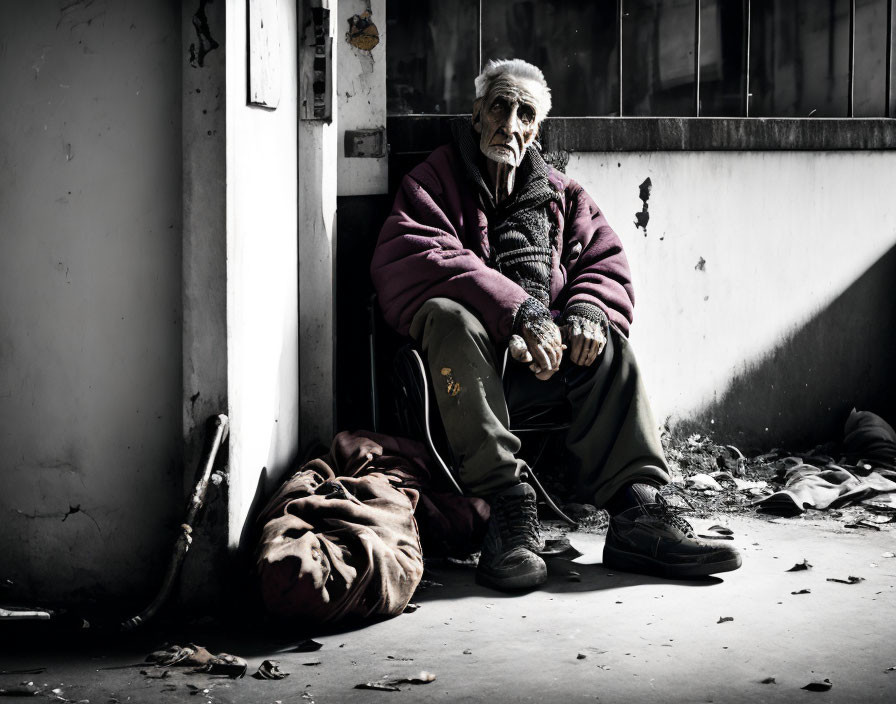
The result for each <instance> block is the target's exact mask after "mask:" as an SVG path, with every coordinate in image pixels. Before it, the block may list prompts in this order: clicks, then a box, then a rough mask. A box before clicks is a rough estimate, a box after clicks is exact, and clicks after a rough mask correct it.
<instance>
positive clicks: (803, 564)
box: [784, 558, 812, 572]
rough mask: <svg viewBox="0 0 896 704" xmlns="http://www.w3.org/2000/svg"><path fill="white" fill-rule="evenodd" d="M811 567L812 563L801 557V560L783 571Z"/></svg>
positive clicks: (798, 570) (799, 570) (800, 570)
mask: <svg viewBox="0 0 896 704" xmlns="http://www.w3.org/2000/svg"><path fill="white" fill-rule="evenodd" d="M809 569H812V565H810V564H809V561H808V560H807V559H805V558H803V561H802V562H797V563H796V564H795V565H794V566H793V567H791V568H790V569H789V570H784V571H785V572H802V571H803V570H809Z"/></svg>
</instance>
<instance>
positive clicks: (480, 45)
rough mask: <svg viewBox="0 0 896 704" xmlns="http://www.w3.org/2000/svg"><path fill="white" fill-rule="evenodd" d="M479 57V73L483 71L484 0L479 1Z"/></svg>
mask: <svg viewBox="0 0 896 704" xmlns="http://www.w3.org/2000/svg"><path fill="white" fill-rule="evenodd" d="M478 53H479V55H478V56H477V57H476V58H477V59H478V61H479V71H480V72H481V71H482V0H479V47H478Z"/></svg>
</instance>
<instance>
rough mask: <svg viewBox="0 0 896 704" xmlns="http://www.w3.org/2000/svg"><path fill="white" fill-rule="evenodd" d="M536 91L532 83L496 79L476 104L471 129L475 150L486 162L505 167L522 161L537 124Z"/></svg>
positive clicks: (512, 79) (533, 138) (502, 77)
mask: <svg viewBox="0 0 896 704" xmlns="http://www.w3.org/2000/svg"><path fill="white" fill-rule="evenodd" d="M539 88H540V87H539V85H538V84H537V83H535V82H534V81H530V80H526V79H520V78H515V77H513V76H499V77H498V78H496V79H495V80H494V81H492V84H491V86H490V87H489V90H488V92H487V93H486V94H485V96H483V97H482V98H480V99H479V100H477V101H476V103H475V104H474V106H473V128H474V129H475V130H476V131H477V132H478V133H479V149H480V150H482V153H483V154H485V156H486V157H487V158H488V159H491V160H492V161H497V162H503V163H505V164H508V165H509V166H519V165H520V163H521V162H522V161H523V156H524V155H525V153H526V148H527V147H528V146H529V145H530V144H532V142H534V141H535V137H536V135H537V134H538V125H539V123H540V122H541V109H540V105H539V100H538V96H539V92H540V91H539Z"/></svg>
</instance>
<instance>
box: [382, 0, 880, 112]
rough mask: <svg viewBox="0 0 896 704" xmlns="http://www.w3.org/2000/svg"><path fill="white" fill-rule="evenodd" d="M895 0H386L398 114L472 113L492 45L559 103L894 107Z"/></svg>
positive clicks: (584, 108) (648, 107)
mask: <svg viewBox="0 0 896 704" xmlns="http://www.w3.org/2000/svg"><path fill="white" fill-rule="evenodd" d="M893 5H894V0H591V1H586V0H387V29H388V52H387V63H388V66H387V84H388V109H389V113H390V115H414V114H459V113H468V112H469V111H470V107H471V105H472V101H473V78H474V77H475V75H476V74H477V73H478V72H479V67H480V66H481V65H482V64H483V63H484V61H486V60H488V59H490V58H503V57H517V58H522V59H525V60H527V61H530V62H532V63H534V64H536V65H538V66H539V67H541V69H542V70H543V71H544V73H545V76H546V78H547V81H548V84H549V85H550V86H551V89H552V93H553V102H554V108H553V110H552V116H554V117H586V116H587V117H600V116H603V117H657V118H661V117H679V118H680V117H723V118H724V117H729V118H743V117H777V118H800V117H892V116H894V99H893V98H894V96H893V90H892V88H893V76H892V64H893V21H894V17H893Z"/></svg>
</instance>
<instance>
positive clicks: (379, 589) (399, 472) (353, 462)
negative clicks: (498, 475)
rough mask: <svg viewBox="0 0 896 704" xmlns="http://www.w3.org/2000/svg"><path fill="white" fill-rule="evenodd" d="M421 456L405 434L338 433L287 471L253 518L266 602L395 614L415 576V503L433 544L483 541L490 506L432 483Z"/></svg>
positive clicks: (309, 616) (447, 548)
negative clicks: (325, 448)
mask: <svg viewBox="0 0 896 704" xmlns="http://www.w3.org/2000/svg"><path fill="white" fill-rule="evenodd" d="M425 456H426V453H425V450H424V449H423V447H422V446H421V445H419V443H415V442H413V441H411V440H406V439H403V438H392V437H389V436H384V435H377V434H374V433H363V432H358V433H345V432H344V433H339V434H338V435H337V436H336V438H334V440H333V445H332V447H331V450H330V453H329V454H328V455H326V456H325V457H321V458H318V459H316V460H312V461H311V462H309V463H307V464H305V465H304V466H303V467H302V468H301V469H300V470H299V471H298V472H296V473H295V474H294V475H293V476H292V477H290V478H289V479H288V480H287V481H286V482H285V483H284V484H283V485H282V486H281V487H280V489H279V490H278V491H277V492H276V493H275V494H274V496H273V497H272V498H271V500H270V501H269V502H268V504H267V507H266V508H265V509H264V511H263V512H262V514H261V516H260V518H259V524H261V525H262V526H263V527H262V529H261V537H260V539H259V543H258V549H257V551H256V556H257V559H256V572H257V577H258V582H259V586H260V593H261V598H262V601H263V603H264V606H265V608H266V610H267V611H268V612H269V613H271V614H273V615H276V616H280V617H284V618H290V619H301V620H302V621H303V622H305V623H308V624H322V623H333V622H336V621H340V620H344V619H347V618H361V619H363V618H368V617H373V616H394V615H397V614H400V613H401V612H402V611H403V610H404V608H405V606H407V603H408V601H410V598H411V596H412V595H413V593H414V591H415V589H416V588H417V585H418V584H419V582H420V579H421V578H422V576H423V552H422V547H421V537H420V532H421V531H420V530H419V529H418V522H417V520H416V518H415V511H417V512H418V514H419V518H420V519H421V520H420V525H421V526H425V528H424V531H423V532H424V536H426V537H427V542H428V545H432V546H433V551H434V552H440V551H441V552H448V553H450V552H452V551H455V552H456V551H458V550H460V551H461V552H462V551H463V549H464V548H465V547H466V548H471V547H472V546H474V545H476V544H477V541H481V536H482V534H484V531H485V525H486V522H487V520H488V505H487V504H486V503H485V502H484V501H482V500H481V499H472V498H468V497H460V496H456V495H451V494H449V493H446V492H441V491H439V490H438V489H437V488H434V486H433V485H434V484H435V483H434V482H433V481H432V480H431V477H430V474H429V469H428V466H427V464H426V461H425V460H424V459H423V458H424V457H425ZM421 491H423V492H425V494H424V498H423V499H422V500H421ZM418 502H419V503H418Z"/></svg>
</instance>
